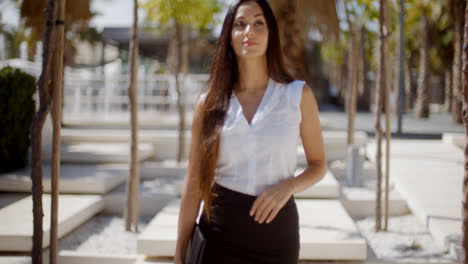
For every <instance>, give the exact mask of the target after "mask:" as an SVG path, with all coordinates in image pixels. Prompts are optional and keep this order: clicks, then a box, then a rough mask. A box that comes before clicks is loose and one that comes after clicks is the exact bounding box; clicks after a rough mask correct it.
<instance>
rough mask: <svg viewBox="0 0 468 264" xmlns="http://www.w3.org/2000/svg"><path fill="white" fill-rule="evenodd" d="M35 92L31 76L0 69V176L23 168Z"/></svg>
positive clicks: (25, 159)
mask: <svg viewBox="0 0 468 264" xmlns="http://www.w3.org/2000/svg"><path fill="white" fill-rule="evenodd" d="M35 91H36V79H35V78H34V77H33V76H31V75H29V74H27V73H25V72H22V71H20V70H19V69H13V68H11V67H5V68H3V69H1V70H0V173H2V172H8V171H12V170H16V169H19V168H24V167H25V166H26V164H27V162H28V150H29V145H30V134H29V127H30V125H31V122H32V119H33V117H34V114H35V112H36V106H35V102H34V100H33V95H34V93H35Z"/></svg>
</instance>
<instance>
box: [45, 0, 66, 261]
mask: <svg viewBox="0 0 468 264" xmlns="http://www.w3.org/2000/svg"><path fill="white" fill-rule="evenodd" d="M56 26H57V29H56V30H57V44H58V46H57V49H56V51H55V58H54V59H53V60H54V63H55V66H56V67H54V72H53V76H54V81H53V83H54V84H55V85H54V94H53V107H52V110H53V116H54V118H53V152H52V177H51V178H52V194H51V195H52V197H51V198H52V199H51V203H52V204H51V218H50V219H51V221H50V251H49V256H50V263H51V264H56V263H57V250H58V241H57V233H58V206H59V204H58V202H59V201H58V200H59V179H60V126H61V123H62V122H61V121H62V85H63V45H64V34H65V0H59V1H58V20H57V23H56Z"/></svg>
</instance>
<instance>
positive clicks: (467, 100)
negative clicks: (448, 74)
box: [462, 5, 468, 263]
mask: <svg viewBox="0 0 468 264" xmlns="http://www.w3.org/2000/svg"><path fill="white" fill-rule="evenodd" d="M464 24H465V25H464V34H465V35H464V40H463V42H464V45H463V46H464V47H465V48H464V49H463V61H462V62H463V77H462V78H463V92H462V97H463V125H464V127H465V168H464V177H463V208H462V212H463V227H462V229H463V235H462V247H463V263H467V262H468V6H466V5H465V22H464Z"/></svg>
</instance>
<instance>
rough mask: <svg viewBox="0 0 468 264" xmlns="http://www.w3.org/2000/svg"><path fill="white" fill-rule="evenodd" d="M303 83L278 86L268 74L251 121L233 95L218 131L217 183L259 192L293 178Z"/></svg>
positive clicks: (280, 84)
mask: <svg viewBox="0 0 468 264" xmlns="http://www.w3.org/2000/svg"><path fill="white" fill-rule="evenodd" d="M303 86H304V82H303V81H293V82H291V83H289V84H282V83H277V82H275V81H274V80H272V79H271V78H270V79H269V81H268V85H267V87H266V91H265V93H264V95H263V97H262V100H261V102H260V104H259V106H258V107H257V111H256V113H255V115H254V116H253V118H252V121H251V123H250V125H249V123H248V122H247V119H246V118H245V116H244V114H243V112H242V106H241V104H240V103H239V101H238V100H237V98H236V96H235V94H234V93H233V94H232V96H231V101H230V106H229V109H228V111H227V113H226V117H225V121H224V124H223V128H222V130H221V138H220V150H219V157H218V160H217V164H216V170H215V182H216V183H217V184H219V185H222V186H224V187H226V188H229V189H231V190H234V191H238V192H241V193H245V194H249V195H254V196H257V195H259V194H260V193H262V192H263V191H265V190H266V189H268V188H269V187H271V186H272V185H274V184H276V183H279V182H280V181H282V180H284V179H287V178H289V177H294V172H295V170H296V163H297V145H298V140H299V126H300V123H301V109H300V102H301V97H302V87H303ZM204 95H205V94H203V95H202V96H201V98H202V99H204V97H205V96H204Z"/></svg>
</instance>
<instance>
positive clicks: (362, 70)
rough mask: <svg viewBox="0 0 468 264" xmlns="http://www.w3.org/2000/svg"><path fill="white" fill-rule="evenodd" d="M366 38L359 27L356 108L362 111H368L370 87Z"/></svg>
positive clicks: (362, 28) (363, 29)
mask: <svg viewBox="0 0 468 264" xmlns="http://www.w3.org/2000/svg"><path fill="white" fill-rule="evenodd" d="M366 36H367V30H366V28H365V27H364V26H361V37H360V40H359V46H360V47H359V89H358V91H359V93H358V99H357V102H356V104H357V105H356V108H357V109H359V110H363V111H369V110H370V89H369V88H370V87H369V84H368V82H367V69H368V63H367V59H366V49H365V46H366Z"/></svg>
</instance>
